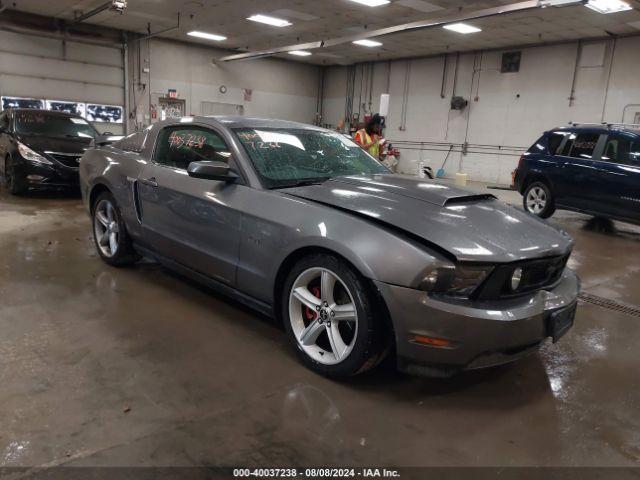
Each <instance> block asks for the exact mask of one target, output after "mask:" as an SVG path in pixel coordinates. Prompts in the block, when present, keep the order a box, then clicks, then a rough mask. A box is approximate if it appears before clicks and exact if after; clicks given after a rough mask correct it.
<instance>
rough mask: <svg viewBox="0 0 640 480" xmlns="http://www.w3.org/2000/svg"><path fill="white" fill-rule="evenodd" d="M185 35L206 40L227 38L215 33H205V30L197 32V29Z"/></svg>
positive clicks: (218, 40)
mask: <svg viewBox="0 0 640 480" xmlns="http://www.w3.org/2000/svg"><path fill="white" fill-rule="evenodd" d="M187 35H189V36H192V37H198V38H205V39H207V40H214V41H216V42H221V41H223V40H226V39H227V37H225V36H224V35H216V34H215V33H207V32H198V31H197V30H194V31H192V32H189V33H187Z"/></svg>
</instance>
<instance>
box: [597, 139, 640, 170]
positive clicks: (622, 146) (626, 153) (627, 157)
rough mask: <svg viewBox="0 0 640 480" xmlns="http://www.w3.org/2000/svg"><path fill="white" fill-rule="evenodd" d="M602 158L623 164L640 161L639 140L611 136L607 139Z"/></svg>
mask: <svg viewBox="0 0 640 480" xmlns="http://www.w3.org/2000/svg"><path fill="white" fill-rule="evenodd" d="M602 160H605V161H607V162H613V163H621V164H624V165H631V164H635V165H637V164H638V163H640V141H639V140H636V141H634V142H632V141H631V139H629V138H625V137H618V136H616V137H614V136H611V137H609V138H608V140H607V144H606V146H605V147H604V153H603V154H602Z"/></svg>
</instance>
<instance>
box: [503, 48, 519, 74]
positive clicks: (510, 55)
mask: <svg viewBox="0 0 640 480" xmlns="http://www.w3.org/2000/svg"><path fill="white" fill-rule="evenodd" d="M521 59H522V52H505V53H503V54H502V67H501V68H500V71H501V72H502V73H517V72H519V71H520V60H521Z"/></svg>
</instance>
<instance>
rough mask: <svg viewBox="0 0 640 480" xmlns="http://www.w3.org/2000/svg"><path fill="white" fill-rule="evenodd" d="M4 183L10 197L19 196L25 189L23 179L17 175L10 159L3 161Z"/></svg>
mask: <svg viewBox="0 0 640 480" xmlns="http://www.w3.org/2000/svg"><path fill="white" fill-rule="evenodd" d="M4 183H5V186H6V187H7V190H8V191H9V193H10V194H11V195H21V194H23V193H24V192H25V190H26V189H27V188H26V187H25V184H24V179H23V178H20V176H18V175H17V173H16V171H15V169H14V167H13V162H12V161H11V158H10V157H7V158H6V159H5V161H4Z"/></svg>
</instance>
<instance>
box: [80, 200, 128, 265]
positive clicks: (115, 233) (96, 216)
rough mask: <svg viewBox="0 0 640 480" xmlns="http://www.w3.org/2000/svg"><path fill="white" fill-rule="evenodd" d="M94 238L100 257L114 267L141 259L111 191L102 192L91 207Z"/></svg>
mask: <svg viewBox="0 0 640 480" xmlns="http://www.w3.org/2000/svg"><path fill="white" fill-rule="evenodd" d="M91 219H92V224H93V240H94V243H95V246H96V251H97V252H98V255H100V258H102V260H104V261H105V262H106V263H108V264H109V265H112V266H114V267H125V266H128V265H132V264H134V263H135V262H137V261H138V260H140V255H139V254H138V253H137V252H136V251H135V250H134V248H133V244H132V242H131V238H129V234H128V233H127V227H126V225H125V223H124V220H123V219H122V214H121V213H120V209H119V208H118V204H117V203H116V200H115V198H114V197H113V195H112V194H111V192H102V193H101V194H100V195H98V198H96V201H95V202H94V204H93V205H92V207H91Z"/></svg>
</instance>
